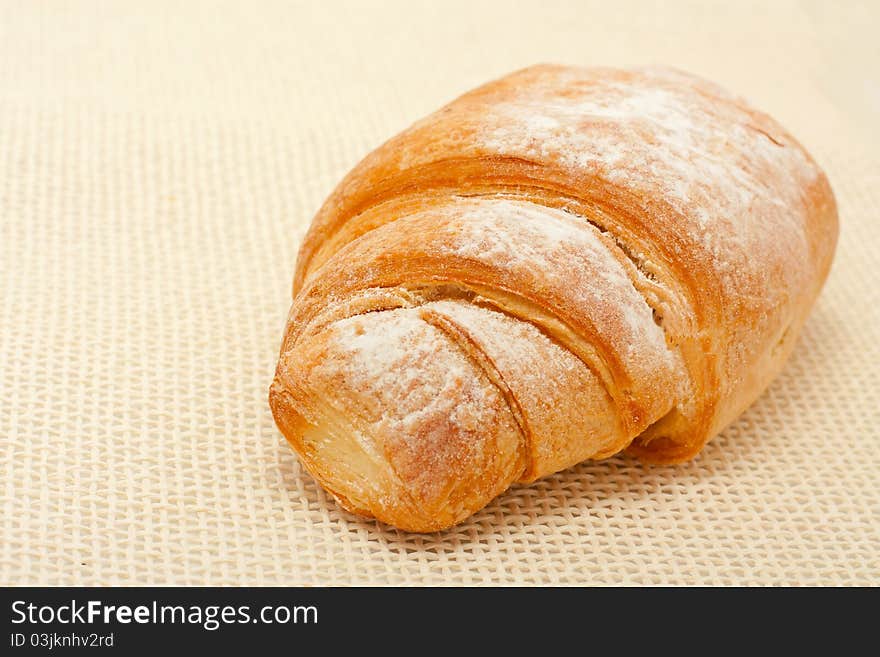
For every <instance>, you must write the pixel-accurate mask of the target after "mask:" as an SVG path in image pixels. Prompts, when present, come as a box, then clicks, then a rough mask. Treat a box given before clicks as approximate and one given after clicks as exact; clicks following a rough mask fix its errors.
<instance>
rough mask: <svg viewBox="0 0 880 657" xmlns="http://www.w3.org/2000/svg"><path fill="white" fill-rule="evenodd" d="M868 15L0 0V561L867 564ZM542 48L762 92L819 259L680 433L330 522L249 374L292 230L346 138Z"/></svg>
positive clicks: (874, 516)
mask: <svg viewBox="0 0 880 657" xmlns="http://www.w3.org/2000/svg"><path fill="white" fill-rule="evenodd" d="M835 5H841V6H839V7H838V6H835ZM253 6H258V7H259V10H255V9H253V8H252V7H253ZM878 23H880V5H878V4H877V3H876V2H864V3H856V2H845V3H828V2H820V1H817V2H815V3H788V2H773V3H765V2H757V3H755V4H751V5H750V4H749V3H744V2H734V3H731V2H724V3H720V2H719V3H708V4H707V3H702V2H699V3H697V2H694V3H690V2H688V3H671V2H670V3H667V2H663V3H656V4H655V3H641V2H639V3H635V4H633V5H627V4H626V3H620V2H613V3H612V2H595V3H587V2H575V1H572V2H552V1H548V0H541V2H530V3H514V2H509V1H504V2H497V3H488V2H475V1H474V0H465V1H463V2H459V1H455V2H442V3H427V2H426V3H412V2H382V3H362V2H352V3H350V4H337V3H328V2H307V3H302V4H292V3H286V2H279V3H277V4H273V3H268V2H260V3H247V2H241V3H238V4H221V3H216V2H212V3H206V4H204V5H199V4H196V3H181V2H169V3H167V4H164V3H158V2H137V3H135V2H132V3H130V4H128V5H126V4H125V3H106V4H104V3H102V4H101V5H96V6H91V5H87V4H86V3H83V2H77V3H73V4H71V5H70V6H66V5H63V4H61V3H58V2H50V3H46V4H42V3H37V2H33V3H31V2H27V3H23V2H15V1H12V0H9V1H8V2H3V3H2V4H0V80H2V84H0V359H2V360H0V435H2V438H0V477H2V479H0V504H2V509H3V510H2V516H0V531H2V539H0V583H2V584H347V583H379V584H384V583H390V584H482V583H487V584H489V583H494V584H508V583H510V584H513V583H521V584H537V583H560V584H874V585H876V584H878V583H880V430H878V426H880V395H878V384H877V381H878V379H880V349H878V340H880V293H878V277H877V273H878V266H877V263H876V257H877V247H878V228H877V216H878V213H880V156H878V153H880V140H878V135H877V124H878V119H880V49H878V45H877V40H876V35H875V34H873V33H872V32H873V30H874V28H875V27H876V25H877V24H878ZM538 61H557V62H562V63H574V64H578V63H579V64H610V65H621V66H624V65H637V64H661V63H665V64H671V65H675V66H679V67H682V68H686V69H690V70H692V71H694V72H696V73H699V74H702V75H705V76H707V77H709V78H712V79H714V80H717V81H718V82H720V83H722V84H724V85H725V86H727V87H729V88H731V89H733V90H735V91H737V92H739V93H741V94H743V95H745V96H747V97H748V98H750V99H751V100H752V101H753V102H754V103H755V104H756V105H758V106H759V107H761V108H764V109H766V110H767V111H769V112H770V113H772V114H773V115H774V116H776V117H777V118H778V119H779V120H780V121H781V122H782V123H783V124H784V125H786V126H787V127H788V128H789V129H790V130H791V131H792V132H793V133H794V134H795V135H796V136H798V138H799V139H800V140H801V141H802V142H803V143H804V144H805V145H806V146H807V147H808V148H809V149H810V150H811V151H812V152H813V154H814V155H815V156H816V158H817V159H818V160H819V161H820V163H822V165H823V166H824V167H825V168H826V169H827V171H828V173H829V176H830V178H831V181H832V184H833V186H834V189H835V191H836V193H837V195H838V200H839V203H840V212H841V219H842V234H841V240H840V246H839V250H838V256H837V260H836V263H835V266H834V269H833V271H832V275H831V278H830V280H829V282H828V285H827V287H826V289H825V292H824V293H823V295H822V297H821V299H820V301H819V303H818V305H817V307H816V309H815V311H814V313H813V316H812V318H811V319H810V321H809V322H808V324H807V326H806V329H805V333H804V335H803V338H802V340H801V343H800V345H799V346H798V348H797V350H796V353H795V354H794V356H793V358H792V360H791V362H790V364H789V365H788V366H787V368H786V369H785V372H784V373H783V375H782V376H781V377H780V378H779V379H778V380H777V381H776V382H775V383H774V384H773V385H772V386H771V387H770V389H769V390H768V392H767V393H766V394H765V395H764V396H763V397H762V398H761V399H760V401H759V402H758V403H756V404H755V405H754V406H753V407H752V408H751V409H750V410H749V411H748V412H747V413H746V414H745V415H744V416H743V417H742V418H741V419H740V420H739V421H738V422H737V423H735V424H734V425H733V426H732V427H730V428H729V429H728V430H727V431H726V432H725V433H724V434H723V435H721V436H720V437H718V438H717V439H715V440H714V441H713V442H712V443H711V444H710V445H709V446H708V447H707V448H706V450H705V452H704V453H703V454H702V455H701V456H700V457H699V458H698V459H697V460H696V461H693V462H692V463H689V464H685V465H681V466H675V467H648V466H643V465H641V464H639V463H637V462H635V461H633V460H630V459H625V458H614V459H611V460H609V461H607V462H603V463H598V464H596V463H594V464H584V465H581V466H578V467H576V468H573V469H571V470H569V471H566V472H564V473H561V474H558V475H556V476H553V477H550V478H548V479H546V480H543V481H541V482H539V483H537V484H535V485H533V486H530V487H518V488H516V489H515V490H513V491H512V492H510V493H509V494H507V495H505V496H503V497H502V498H501V499H499V500H498V501H497V502H495V503H493V504H492V505H491V506H490V507H489V508H487V509H486V510H485V511H483V512H481V513H479V514H477V516H475V517H474V518H473V519H472V520H471V521H470V522H467V523H466V524H464V525H463V526H461V527H459V528H457V529H455V530H451V531H448V532H445V533H443V534H437V535H427V536H417V535H407V534H404V533H398V532H396V531H393V530H389V529H387V528H384V527H381V526H379V525H377V524H376V523H374V522H369V521H364V520H359V519H356V518H354V517H352V516H349V515H347V514H345V513H344V512H341V511H340V510H339V508H338V507H337V506H336V505H335V504H333V502H332V501H331V500H330V499H329V498H328V496H327V495H325V494H324V493H323V492H322V491H321V490H320V489H319V488H318V487H317V486H316V484H315V483H314V482H313V481H312V479H311V478H310V477H309V476H308V475H307V474H305V473H304V472H303V471H302V469H301V467H300V466H299V464H298V462H297V459H296V457H295V455H294V454H293V452H292V451H291V450H290V449H289V448H288V447H287V446H286V444H285V443H284V442H283V439H282V438H281V436H280V434H279V433H278V431H277V430H276V429H275V427H274V425H273V423H272V419H271V416H270V413H269V409H268V407H267V403H266V396H267V388H268V385H269V382H270V379H271V374H272V371H273V368H274V365H275V358H276V350H277V348H278V345H279V341H280V338H281V330H282V326H283V322H284V318H285V315H286V312H287V309H288V305H289V290H290V283H291V276H292V273H293V264H294V258H295V254H296V249H297V246H298V240H299V238H300V236H301V235H302V233H303V231H304V229H305V226H306V225H307V223H308V221H309V220H310V219H311V216H312V214H313V213H314V211H315V210H316V209H317V208H318V206H319V204H320V202H321V201H322V200H323V198H324V197H325V196H326V194H327V193H328V192H329V191H330V190H331V188H332V186H333V185H334V184H335V183H336V181H337V180H338V179H339V178H340V177H341V176H342V175H343V174H344V173H345V172H346V171H347V170H348V168H350V167H351V166H352V165H353V164H354V163H355V162H356V161H357V160H358V159H359V158H360V157H362V156H363V155H364V154H365V153H366V152H367V151H368V150H369V149H370V148H372V147H373V146H375V145H377V144H378V143H379V142H380V141H382V140H383V139H385V138H387V137H389V136H390V135H392V134H393V133H395V132H396V131H398V130H400V129H401V128H403V127H404V126H406V125H407V124H408V123H410V122H411V121H413V120H415V119H417V118H419V117H420V116H422V115H423V114H425V113H427V112H428V111H431V110H433V109H435V108H436V107H438V106H439V105H440V104H442V103H443V102H445V101H447V100H450V99H451V98H452V97H454V96H455V95H457V94H458V93H460V92H463V91H465V90H467V89H468V88H470V87H472V86H474V85H476V84H478V83H480V82H482V81H484V80H487V79H490V78H492V77H496V76H498V75H501V74H503V73H505V72H507V71H510V70H512V69H515V68H519V67H521V66H525V65H528V64H531V63H535V62H538Z"/></svg>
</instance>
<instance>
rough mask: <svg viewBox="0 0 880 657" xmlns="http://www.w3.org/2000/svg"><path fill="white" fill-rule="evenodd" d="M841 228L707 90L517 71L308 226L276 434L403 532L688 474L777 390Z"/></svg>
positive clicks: (783, 146)
mask: <svg viewBox="0 0 880 657" xmlns="http://www.w3.org/2000/svg"><path fill="white" fill-rule="evenodd" d="M837 230H838V228H837V209H836V205H835V201H834V197H833V194H832V191H831V188H830V186H829V183H828V180H827V178H826V176H825V175H824V173H823V172H822V171H821V170H820V169H819V167H818V166H817V165H816V164H815V162H814V161H813V160H812V159H811V157H810V156H809V155H808V154H807V153H806V151H805V150H804V149H803V148H802V147H801V145H800V144H798V143H797V142H796V141H795V140H794V139H793V138H792V137H791V136H790V135H789V134H788V133H787V132H785V131H784V130H783V129H782V128H781V127H780V126H779V124H777V123H776V122H775V121H774V120H773V119H771V118H770V117H768V116H767V115H766V114H763V113H761V112H758V111H756V110H754V109H752V108H751V107H749V106H748V105H747V104H746V103H745V102H744V101H742V100H741V99H739V98H736V97H734V96H731V95H730V94H728V93H726V92H725V91H723V90H722V89H720V88H719V87H718V86H716V85H714V84H712V83H709V82H706V81H704V80H702V79H699V78H697V77H694V76H692V75H689V74H686V73H682V72H678V71H674V70H667V69H639V70H613V69H606V68H572V67H564V66H551V65H541V66H535V67H531V68H528V69H525V70H522V71H518V72H516V73H513V74H511V75H508V76H506V77H504V78H501V79H499V80H496V81H494V82H490V83H488V84H486V85H484V86H482V87H479V88H477V89H475V90H473V91H471V92H469V93H466V94H465V95H463V96H461V97H460V98H458V99H457V100H455V101H453V102H452V103H450V104H449V105H447V106H445V107H443V108H442V109H440V110H439V111H437V112H435V113H434V114H432V115H430V116H428V117H427V118H425V119H422V120H421V121H419V122H417V123H416V124H414V125H413V126H412V127H410V128H409V129H407V130H405V131H404V132H402V133H401V134H399V135H397V136H396V137H394V138H392V139H391V140H390V141H388V142H386V143H385V144H383V145H382V146H380V147H379V148H378V149H376V150H375V151H373V152H372V153H370V154H369V155H368V156H367V157H366V158H364V160H363V161H361V162H360V164H358V165H357V166H356V167H355V168H354V169H353V170H352V171H351V172H350V173H349V174H348V175H347V176H346V177H345V179H344V180H343V181H342V182H341V183H340V184H339V186H338V187H337V188H336V190H335V191H334V192H333V193H332V194H331V195H330V197H329V198H328V199H327V200H326V202H325V203H324V205H323V207H321V209H320V210H319V211H318V213H317V215H316V217H315V218H314V220H313V222H312V225H311V228H310V230H309V231H308V234H307V235H306V237H305V240H304V242H303V244H302V246H301V249H300V252H299V257H298V261H297V266H296V273H295V278H294V287H293V293H294V299H293V305H292V307H291V310H290V314H289V318H288V320H287V325H286V328H285V332H284V339H283V344H282V347H281V355H280V358H279V361H278V366H277V370H276V374H275V378H274V381H273V383H272V386H271V389H270V393H269V402H270V406H271V409H272V413H273V416H274V418H275V421H276V423H277V425H278V427H279V428H280V430H281V431H282V433H283V434H284V436H285V437H286V438H287V439H288V441H289V442H290V443H291V445H292V446H293V447H294V449H295V450H296V451H297V452H298V453H299V455H300V457H301V461H302V463H303V465H304V466H305V468H306V469H307V470H308V471H309V472H310V473H311V474H312V475H313V476H314V477H315V478H316V479H317V480H318V481H319V482H320V483H321V484H322V485H323V486H324V487H325V488H326V489H327V490H328V491H330V492H331V493H332V494H333V495H334V496H335V497H336V499H337V500H338V501H339V503H340V504H341V505H342V506H343V507H345V508H346V509H348V510H350V511H352V512H354V513H357V514H361V515H364V516H368V517H375V518H378V519H379V520H381V521H384V522H386V523H389V524H391V525H394V526H396V527H399V528H402V529H405V530H411V531H419V532H427V531H434V530H439V529H443V528H447V527H449V526H452V525H454V524H456V523H458V522H461V521H462V520H463V519H465V518H467V517H468V516H469V515H471V514H473V513H474V512H475V511H477V510H478V509H480V508H482V507H483V506H485V505H486V504H487V503H488V502H489V501H491V500H492V499H493V498H495V497H496V496H498V495H499V494H501V493H502V492H503V491H504V490H505V489H507V488H508V487H509V486H510V485H511V484H512V483H515V482H531V481H534V480H535V479H537V478H539V477H542V476H545V475H547V474H550V473H553V472H557V471H559V470H562V469H564V468H567V467H570V466H572V465H573V464H576V463H578V462H580V461H583V460H585V459H602V458H605V457H608V456H611V455H613V454H617V453H618V452H620V451H622V450H626V451H627V452H628V453H630V454H633V455H635V456H637V457H641V458H643V459H645V460H647V461H650V462H665V463H673V462H679V461H683V460H686V459H689V458H691V457H693V456H694V455H696V454H697V453H698V452H699V451H700V449H701V448H702V446H703V445H704V444H705V443H706V441H707V440H709V439H710V438H711V437H712V436H714V435H716V434H717V433H718V432H719V431H721V430H722V429H723V428H724V427H725V426H726V425H727V424H729V423H730V422H731V421H732V420H733V419H735V418H736V417H737V415H739V414H740V413H741V412H742V411H743V410H744V409H745V408H746V407H747V406H748V405H749V404H751V403H752V402H753V401H754V400H755V399H756V398H757V397H758V395H759V394H760V393H761V392H762V390H763V389H764V388H765V387H766V386H767V385H768V383H769V382H770V381H771V379H773V377H774V376H775V375H776V374H777V373H778V372H779V370H780V368H781V367H782V365H783V363H784V362H785V360H786V358H787V357H788V355H789V353H790V352H791V350H792V347H793V345H794V343H795V339H796V337H797V335H798V332H799V330H800V328H801V326H802V324H803V323H804V321H805V319H806V316H807V313H808V311H809V309H810V307H811V305H812V304H813V302H814V300H815V299H816V297H817V295H818V293H819V291H820V288H821V287H822V284H823V283H824V281H825V278H826V276H827V274H828V270H829V267H830V265H831V259H832V256H833V252H834V248H835V244H836V241H837Z"/></svg>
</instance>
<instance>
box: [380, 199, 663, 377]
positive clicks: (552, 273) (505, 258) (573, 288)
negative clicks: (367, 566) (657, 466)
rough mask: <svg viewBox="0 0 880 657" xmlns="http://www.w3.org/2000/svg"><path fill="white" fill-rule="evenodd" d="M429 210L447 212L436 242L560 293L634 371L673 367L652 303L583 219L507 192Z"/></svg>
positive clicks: (647, 372) (656, 372)
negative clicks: (449, 229)
mask: <svg viewBox="0 0 880 657" xmlns="http://www.w3.org/2000/svg"><path fill="white" fill-rule="evenodd" d="M432 212H433V213H435V214H436V213H442V214H444V215H445V216H446V217H447V218H448V220H449V225H451V226H454V232H453V233H452V235H446V236H445V237H444V239H443V240H442V242H441V243H442V246H441V247H440V248H442V249H443V250H444V251H445V252H447V253H449V254H450V255H455V256H459V257H465V258H468V259H472V260H474V261H479V262H483V263H485V264H487V265H490V266H491V267H493V268H494V269H497V270H499V271H501V272H506V273H505V274H502V275H501V277H502V279H504V278H506V277H508V276H515V277H517V279H518V280H520V281H523V280H530V281H531V286H532V287H533V289H535V290H540V291H543V295H544V296H545V297H546V299H548V300H549V299H553V298H556V299H565V303H567V304H568V305H570V307H574V308H577V309H579V312H582V313H584V315H586V316H588V317H590V320H591V321H592V322H593V324H594V325H595V327H596V330H597V332H598V333H600V334H602V335H605V336H607V337H608V338H609V339H610V340H611V342H612V344H614V345H615V346H616V347H617V351H618V354H617V355H618V357H620V358H621V360H622V362H623V363H624V366H625V367H626V368H627V369H628V371H629V372H630V374H631V376H633V377H638V376H647V377H650V376H657V375H659V372H661V371H669V370H670V369H673V368H674V363H673V361H674V357H673V354H672V353H671V352H670V351H669V349H668V348H667V345H666V339H665V336H664V334H663V330H662V329H661V328H660V327H659V326H657V324H656V323H655V322H654V319H653V315H652V310H651V308H650V307H649V306H648V304H647V303H646V302H645V300H644V298H643V297H642V295H641V294H639V292H637V291H636V289H635V288H634V287H633V284H632V282H631V280H630V278H629V275H628V274H627V272H626V270H625V269H624V267H623V265H622V264H621V262H619V261H618V260H617V259H616V258H615V257H614V255H612V253H611V252H610V250H609V248H608V246H607V244H606V243H605V242H604V241H603V240H602V239H600V237H599V236H598V234H597V231H596V229H595V228H593V227H592V226H590V224H589V223H587V222H586V221H584V220H583V219H581V218H579V217H574V216H572V215H569V214H568V213H566V212H564V211H561V210H555V209H552V208H547V207H544V206H540V205H535V204H532V203H528V202H523V201H516V200H508V199H485V198H481V199H458V200H456V201H454V202H450V203H447V204H444V205H443V206H440V207H438V208H434V209H433V210H432ZM401 221H404V222H405V221H406V220H405V219H404V220H401ZM396 230H405V228H404V227H403V226H401V225H398V227H397V228H396Z"/></svg>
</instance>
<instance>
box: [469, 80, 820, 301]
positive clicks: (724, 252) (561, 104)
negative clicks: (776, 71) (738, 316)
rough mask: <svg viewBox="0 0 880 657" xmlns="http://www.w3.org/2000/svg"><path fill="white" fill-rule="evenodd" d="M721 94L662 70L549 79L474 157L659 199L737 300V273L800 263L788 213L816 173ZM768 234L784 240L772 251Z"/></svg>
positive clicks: (793, 217) (498, 120) (505, 116)
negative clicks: (566, 173)
mask: <svg viewBox="0 0 880 657" xmlns="http://www.w3.org/2000/svg"><path fill="white" fill-rule="evenodd" d="M560 78H561V79H560ZM719 93H720V92H719V91H718V89H717V87H715V86H714V85H708V84H705V83H700V82H698V81H695V79H694V78H691V77H690V76H686V75H684V74H678V73H675V72H669V71H662V70H654V71H642V72H640V73H633V74H632V75H630V76H629V77H628V78H626V77H624V78H621V77H620V76H618V77H617V78H614V79H605V78H603V77H601V76H600V77H595V78H591V77H590V76H589V74H588V73H587V72H585V71H579V70H578V69H562V70H559V71H555V72H554V71H546V72H544V77H543V78H540V79H539V80H538V81H533V82H532V83H531V84H529V85H523V91H522V93H521V94H519V95H515V96H514V98H512V99H509V100H506V101H504V102H500V103H495V104H487V107H486V109H487V113H488V116H487V118H486V120H485V121H484V122H483V126H482V128H481V129H480V130H479V131H478V134H477V137H476V138H477V141H478V144H477V147H478V148H479V149H481V150H484V151H487V152H490V153H492V154H494V155H503V156H514V157H521V158H527V159H530V160H538V161H543V162H548V163H551V164H553V165H555V166H563V167H565V168H567V169H569V170H570V171H572V173H573V175H579V174H578V172H582V173H584V174H588V175H591V176H599V177H601V178H604V179H605V180H607V181H608V182H609V183H612V184H614V185H616V186H619V187H622V188H626V189H629V190H632V191H634V192H638V193H643V194H651V195H654V196H656V197H657V198H661V199H663V201H665V202H666V203H667V204H668V205H669V206H670V207H671V208H672V209H673V210H674V211H675V212H676V213H677V214H678V215H679V219H680V222H681V226H680V229H679V230H680V232H681V234H683V235H689V236H696V237H698V239H699V242H700V243H701V245H702V247H703V248H704V249H705V250H706V251H707V252H708V253H709V254H710V255H711V257H712V262H713V263H714V267H715V269H716V271H717V272H718V274H719V276H720V279H721V281H722V283H723V284H726V285H728V286H730V288H731V289H730V290H728V291H734V290H735V288H736V287H737V285H739V284H740V283H739V282H741V281H742V280H743V277H742V276H738V277H737V276H733V275H732V273H733V272H734V271H736V270H741V269H742V268H743V267H745V268H749V261H750V260H751V261H752V262H754V260H755V259H757V260H759V261H760V260H761V257H760V255H759V254H763V253H766V252H767V251H768V249H773V250H775V251H776V253H773V254H768V255H769V256H771V258H770V261H774V260H779V259H780V257H781V258H782V259H786V260H788V259H796V258H797V257H798V255H799V254H802V253H803V252H804V250H805V249H806V244H805V238H804V234H803V226H802V224H801V222H800V219H799V216H798V214H797V213H796V212H793V211H792V208H796V207H798V206H799V204H800V203H801V198H800V194H801V191H802V190H803V188H804V186H805V185H806V184H808V183H809V182H810V181H812V180H814V179H815V177H816V176H817V175H818V169H817V168H816V167H815V165H814V164H813V163H811V162H810V161H809V160H808V159H807V157H806V156H805V154H804V153H803V151H802V150H801V149H800V148H799V147H797V146H796V145H794V144H792V143H791V142H790V140H788V139H787V137H785V136H783V135H780V134H775V135H773V134H771V132H770V131H773V130H774V127H773V125H772V124H770V125H761V126H756V125H753V123H754V121H755V119H754V117H753V116H752V115H750V114H749V113H748V112H747V111H746V110H744V109H743V108H742V107H741V106H740V105H737V104H734V103H733V102H731V98H730V97H729V96H727V98H726V102H718V99H717V98H716V97H717V96H718V95H719ZM713 96H715V97H713ZM786 142H788V143H786ZM768 229H772V230H773V231H774V232H775V233H776V234H778V236H779V238H778V239H774V240H767V239H765V237H764V232H765V231H767V230H768ZM780 251H782V253H780ZM763 262H767V259H765V260H763ZM790 269H791V271H792V272H796V271H797V268H794V267H792V268H790ZM791 283H792V284H796V281H791Z"/></svg>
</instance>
